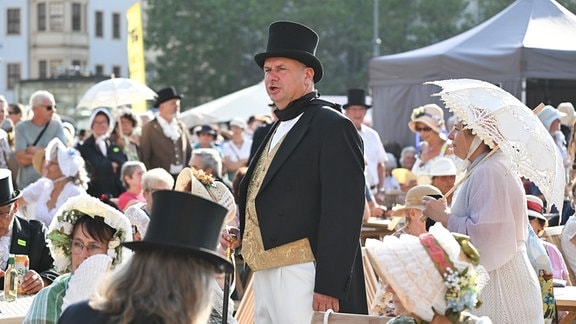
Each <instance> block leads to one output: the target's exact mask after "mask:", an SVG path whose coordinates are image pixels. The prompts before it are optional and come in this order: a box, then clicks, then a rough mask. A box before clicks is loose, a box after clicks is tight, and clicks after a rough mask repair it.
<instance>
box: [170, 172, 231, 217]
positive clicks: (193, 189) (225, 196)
mask: <svg viewBox="0 0 576 324" xmlns="http://www.w3.org/2000/svg"><path fill="white" fill-rule="evenodd" d="M174 190H176V191H183V192H189V193H191V194H193V195H195V196H199V197H202V198H204V199H207V200H210V201H213V202H215V203H218V204H220V205H222V206H224V207H225V208H226V209H228V214H227V215H226V219H225V220H224V224H227V223H228V222H229V221H230V220H232V218H234V216H236V202H235V201H234V196H233V195H232V193H231V192H230V190H229V189H228V187H226V185H225V184H223V183H222V182H220V181H214V178H213V177H212V176H211V175H207V174H205V173H204V171H202V170H196V169H194V168H184V169H183V170H182V171H181V172H180V174H179V175H178V178H177V179H176V185H175V186H174Z"/></svg>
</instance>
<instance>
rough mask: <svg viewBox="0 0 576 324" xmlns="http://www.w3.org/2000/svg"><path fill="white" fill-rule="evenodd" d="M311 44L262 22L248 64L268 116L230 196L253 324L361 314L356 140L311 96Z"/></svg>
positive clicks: (305, 34) (316, 70)
mask: <svg viewBox="0 0 576 324" xmlns="http://www.w3.org/2000/svg"><path fill="white" fill-rule="evenodd" d="M317 45H318V35H317V34H316V33H315V32H314V31H313V30H311V29H310V28H308V27H306V26H304V25H301V24H298V23H293V22H286V21H280V22H275V23H273V24H271V25H270V28H269V39H268V47H267V50H266V52H264V53H260V54H256V55H255V57H254V58H255V60H256V63H257V64H258V66H260V67H261V68H262V69H263V70H264V82H265V85H266V91H267V92H268V95H269V96H270V99H271V100H272V101H273V102H274V104H275V105H276V107H277V109H276V110H275V114H276V116H277V117H278V121H277V122H276V123H275V124H274V126H273V128H272V130H271V131H270V132H269V133H268V134H267V136H266V138H265V139H264V142H263V143H262V145H260V147H259V148H258V150H257V151H256V154H255V156H254V158H253V160H252V161H251V162H250V165H249V167H248V171H247V173H246V175H245V176H244V178H243V180H242V182H241V183H240V189H239V195H240V201H239V211H240V222H241V237H242V255H243V257H244V259H245V260H246V262H247V263H248V265H249V266H250V268H251V269H252V270H253V271H254V276H253V278H254V279H253V284H254V297H255V308H256V309H255V323H307V322H309V321H310V319H311V317H312V315H313V311H326V310H328V309H333V310H334V311H340V312H347V313H366V312H367V305H366V298H365V297H366V294H365V287H364V276H363V269H362V262H361V251H360V244H359V237H360V228H361V224H362V215H363V212H364V188H365V184H364V173H363V172H364V171H363V169H364V158H363V153H362V140H361V139H360V136H359V135H358V132H357V131H356V128H355V127H354V125H353V124H352V122H351V121H350V120H349V119H348V118H346V117H345V116H344V115H342V114H341V113H339V112H337V111H336V110H335V109H333V108H331V107H328V106H327V105H326V102H324V101H321V100H319V99H317V96H318V94H317V92H316V90H315V88H314V84H315V83H317V82H319V81H320V80H321V79H322V74H323V70H322V64H321V63H320V61H319V60H318V58H316V56H315V51H316V47H317ZM222 236H223V237H222V239H221V243H222V244H223V246H225V247H226V246H229V245H230V244H231V241H230V240H229V236H228V235H227V234H226V233H225V232H224V233H223V235H222ZM232 246H235V244H232Z"/></svg>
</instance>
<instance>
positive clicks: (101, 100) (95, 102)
mask: <svg viewBox="0 0 576 324" xmlns="http://www.w3.org/2000/svg"><path fill="white" fill-rule="evenodd" d="M154 98H156V92H154V90H152V89H150V88H149V87H148V86H146V85H144V84H142V83H140V82H138V81H134V80H132V79H127V78H112V79H108V80H104V81H101V82H98V83H96V84H95V85H93V86H92V87H91V88H90V89H88V91H86V93H85V94H84V96H83V97H82V99H80V102H79V103H78V107H86V108H89V109H94V108H98V107H111V108H117V107H119V106H122V105H129V104H132V103H135V102H141V101H144V100H153V99H154Z"/></svg>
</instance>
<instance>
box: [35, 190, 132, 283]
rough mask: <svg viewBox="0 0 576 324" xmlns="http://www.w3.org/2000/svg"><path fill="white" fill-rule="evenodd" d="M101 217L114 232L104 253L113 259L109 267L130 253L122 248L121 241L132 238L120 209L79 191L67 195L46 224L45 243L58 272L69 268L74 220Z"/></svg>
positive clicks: (129, 226)
mask: <svg viewBox="0 0 576 324" xmlns="http://www.w3.org/2000/svg"><path fill="white" fill-rule="evenodd" d="M84 215H88V216H90V217H92V218H94V217H96V216H99V217H102V218H104V223H106V224H107V225H108V226H110V227H112V228H113V229H114V230H115V231H116V232H115V233H114V236H113V238H112V240H110V242H109V243H108V252H107V255H108V256H109V257H111V258H112V259H113V261H112V267H114V266H115V265H117V264H119V263H121V262H122V258H123V257H124V256H126V255H130V251H129V250H127V249H123V248H122V247H121V245H120V243H122V242H125V241H131V240H132V227H131V225H130V221H129V220H128V218H126V216H124V214H122V212H120V211H118V210H117V209H115V208H113V207H111V206H108V205H107V204H105V203H103V202H102V201H100V200H99V199H97V198H94V197H92V196H89V195H88V194H80V195H78V196H74V197H72V198H69V199H68V200H67V201H66V202H65V203H64V204H62V206H60V208H59V209H58V211H56V215H55V216H54V218H52V222H51V223H50V227H49V228H48V235H46V238H47V240H48V247H49V248H50V253H51V255H52V257H53V258H54V268H55V269H56V271H58V272H66V271H70V270H72V269H71V267H72V255H71V254H70V239H71V238H72V230H73V229H74V224H76V222H77V221H78V219H80V218H81V217H82V216H84Z"/></svg>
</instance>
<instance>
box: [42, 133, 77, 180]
mask: <svg viewBox="0 0 576 324" xmlns="http://www.w3.org/2000/svg"><path fill="white" fill-rule="evenodd" d="M54 150H57V155H56V156H57V158H58V167H59V168H60V171H62V174H63V175H65V176H66V177H75V176H76V175H77V174H78V171H80V169H81V168H83V167H84V159H83V158H82V156H81V155H80V152H78V151H77V150H76V149H74V148H71V147H66V145H64V143H62V141H60V139H59V138H53V139H52V140H51V141H50V142H49V143H48V145H47V146H46V151H45V159H46V161H50V156H51V155H52V152H53V151H54Z"/></svg>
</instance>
